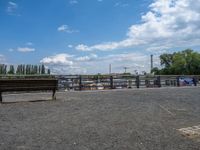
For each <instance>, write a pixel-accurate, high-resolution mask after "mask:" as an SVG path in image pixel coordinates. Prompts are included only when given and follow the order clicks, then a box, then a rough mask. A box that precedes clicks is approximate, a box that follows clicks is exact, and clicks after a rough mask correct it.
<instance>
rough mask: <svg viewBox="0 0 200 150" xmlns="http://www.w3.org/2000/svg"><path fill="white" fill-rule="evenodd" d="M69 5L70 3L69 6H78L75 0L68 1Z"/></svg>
mask: <svg viewBox="0 0 200 150" xmlns="http://www.w3.org/2000/svg"><path fill="white" fill-rule="evenodd" d="M69 3H70V4H71V5H75V4H78V1H77V0H70V1H69Z"/></svg>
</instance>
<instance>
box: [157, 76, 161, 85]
mask: <svg viewBox="0 0 200 150" xmlns="http://www.w3.org/2000/svg"><path fill="white" fill-rule="evenodd" d="M157 85H158V87H161V80H160V76H158V77H157Z"/></svg>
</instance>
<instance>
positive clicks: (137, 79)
mask: <svg viewBox="0 0 200 150" xmlns="http://www.w3.org/2000/svg"><path fill="white" fill-rule="evenodd" d="M136 86H137V88H138V89H139V88H140V76H136Z"/></svg>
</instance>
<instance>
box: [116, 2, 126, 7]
mask: <svg viewBox="0 0 200 150" xmlns="http://www.w3.org/2000/svg"><path fill="white" fill-rule="evenodd" d="M114 6H115V7H128V6H129V4H128V3H122V2H117V3H115V5H114Z"/></svg>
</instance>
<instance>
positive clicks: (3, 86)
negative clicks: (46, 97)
mask: <svg viewBox="0 0 200 150" xmlns="http://www.w3.org/2000/svg"><path fill="white" fill-rule="evenodd" d="M57 85H58V80H56V79H0V92H9V91H40V90H56V89H57Z"/></svg>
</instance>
